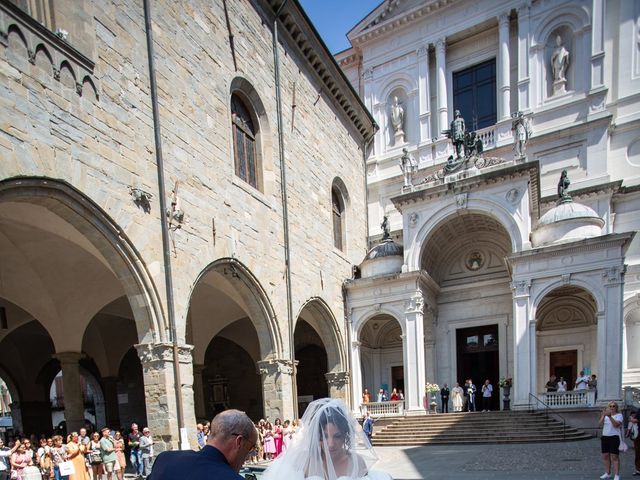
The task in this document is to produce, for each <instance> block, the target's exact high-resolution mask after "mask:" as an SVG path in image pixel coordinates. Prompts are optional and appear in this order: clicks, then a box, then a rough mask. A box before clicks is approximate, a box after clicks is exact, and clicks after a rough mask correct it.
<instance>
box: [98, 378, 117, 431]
mask: <svg viewBox="0 0 640 480" xmlns="http://www.w3.org/2000/svg"><path fill="white" fill-rule="evenodd" d="M102 385H103V387H104V402H105V415H106V423H107V425H109V426H111V427H113V428H116V427H117V428H119V427H120V408H119V402H118V377H115V376H112V377H102Z"/></svg>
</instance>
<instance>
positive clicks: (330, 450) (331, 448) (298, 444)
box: [262, 398, 377, 480]
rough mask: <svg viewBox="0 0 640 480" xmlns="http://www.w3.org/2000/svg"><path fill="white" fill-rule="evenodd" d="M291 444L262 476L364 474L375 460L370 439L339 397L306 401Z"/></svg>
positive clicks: (329, 479) (332, 479)
mask: <svg viewBox="0 0 640 480" xmlns="http://www.w3.org/2000/svg"><path fill="white" fill-rule="evenodd" d="M295 436H296V438H295V441H294V442H293V445H291V446H289V447H288V448H287V450H286V451H285V452H284V453H283V454H282V455H280V456H279V457H278V458H277V459H276V461H275V462H274V463H273V465H271V466H270V467H269V468H267V470H266V471H265V473H264V475H263V476H262V478H263V479H264V480H285V479H286V480H289V479H291V480H299V479H305V478H307V479H310V480H311V479H313V480H320V479H322V480H338V479H339V478H340V479H341V480H343V479H344V477H346V478H348V479H358V478H363V477H365V476H367V473H368V469H369V467H371V466H372V465H373V463H375V461H376V460H377V458H376V456H375V453H374V452H373V449H372V448H371V444H370V443H369V439H368V438H367V436H366V434H365V433H364V432H363V431H362V427H361V426H360V424H359V423H358V422H357V421H356V419H355V418H354V417H353V415H351V413H350V412H349V410H348V409H347V406H346V405H345V404H344V402H343V401H342V400H339V399H332V398H322V399H320V400H315V401H313V402H311V403H310V404H309V406H308V407H307V409H306V411H305V413H304V415H303V416H302V429H301V430H300V431H299V432H298V433H296V435H295Z"/></svg>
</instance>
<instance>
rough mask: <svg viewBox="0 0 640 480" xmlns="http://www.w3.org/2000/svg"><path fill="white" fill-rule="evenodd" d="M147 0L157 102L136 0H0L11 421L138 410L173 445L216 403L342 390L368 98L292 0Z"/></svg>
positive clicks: (362, 234) (3, 297)
mask: <svg viewBox="0 0 640 480" xmlns="http://www.w3.org/2000/svg"><path fill="white" fill-rule="evenodd" d="M150 3H151V18H152V20H153V35H154V48H155V60H156V68H155V71H156V76H157V79H158V104H159V110H160V122H159V123H156V122H154V120H153V119H152V118H153V117H152V95H151V90H150V75H149V62H148V56H147V53H146V52H147V49H146V31H145V21H144V13H145V12H144V10H143V2H124V3H122V2H110V1H107V2H105V1H91V0H87V1H83V2H76V1H64V0H63V1H58V0H56V1H55V2H53V1H50V0H36V1H33V2H20V1H7V0H2V1H1V2H0V77H1V84H2V90H3V93H2V98H3V102H2V104H1V105H0V116H1V118H2V122H1V124H0V158H1V161H0V203H1V208H0V314H1V315H0V317H1V319H2V324H1V325H0V377H1V378H2V380H3V382H4V383H3V385H6V389H7V390H8V392H7V394H6V397H7V398H9V397H10V399H11V400H10V401H11V405H10V408H11V415H12V420H13V429H14V430H15V431H20V432H26V433H40V432H50V431H51V429H52V428H54V427H58V426H59V425H58V424H59V422H60V420H61V419H62V418H64V420H65V421H66V428H67V430H69V431H71V430H75V429H77V428H79V427H80V426H81V425H82V424H83V423H84V422H85V421H89V422H91V423H93V424H94V425H96V426H97V427H101V426H103V425H104V424H108V425H110V426H112V427H118V428H120V427H121V426H125V427H126V426H128V425H129V424H130V423H131V422H132V421H137V422H139V423H141V424H144V425H149V426H150V427H151V429H152V431H153V434H154V437H155V438H156V439H157V440H158V441H159V442H160V444H161V445H160V447H161V448H176V447H177V446H178V443H179V440H181V441H182V446H186V444H187V443H188V442H191V444H192V445H194V443H193V442H194V441H195V438H194V437H195V424H196V419H198V420H206V419H210V418H211V417H212V416H213V415H214V414H215V413H216V412H217V411H219V410H220V409H223V408H226V407H230V406H231V407H237V408H241V409H243V410H245V411H247V412H248V413H249V414H250V415H251V416H252V417H253V418H254V419H256V420H257V419H258V418H260V417H263V416H269V417H270V418H271V419H275V418H276V417H281V418H293V417H295V416H296V415H297V414H298V412H297V409H298V405H297V401H296V396H298V397H299V398H309V397H311V398H314V397H319V396H326V395H332V396H335V397H343V398H346V397H349V396H350V395H349V393H348V392H349V391H348V385H349V366H348V361H349V359H348V353H347V352H346V350H345V345H346V344H347V335H348V332H347V329H346V328H345V322H344V307H343V305H344V304H343V297H342V283H343V281H344V279H345V278H349V277H350V275H351V269H352V265H353V264H356V263H358V262H359V261H360V259H361V258H362V255H363V254H364V253H365V252H366V225H365V220H366V219H365V217H364V215H363V214H362V212H364V211H365V208H366V205H365V188H364V185H365V183H364V172H363V167H362V166H363V160H364V158H365V157H366V152H365V151H364V150H363V149H365V148H366V145H367V144H368V139H369V138H371V137H372V135H373V133H374V130H375V128H376V127H375V124H374V123H373V120H372V118H371V117H370V115H369V114H368V112H367V111H366V109H365V108H364V106H363V105H362V103H361V102H360V100H359V98H358V96H357V93H356V92H354V91H353V89H352V88H351V86H350V84H349V83H348V81H347V80H346V79H345V77H344V76H343V74H342V72H341V71H340V68H339V67H338V65H337V64H336V62H335V60H334V59H333V57H332V56H331V55H330V54H329V52H327V51H326V49H325V48H324V47H323V46H322V43H321V41H320V39H319V38H318V37H317V36H316V33H315V31H314V30H313V28H312V27H311V25H309V23H308V21H307V20H306V17H305V16H304V14H303V13H302V11H301V10H300V6H299V5H298V3H297V2H294V1H289V2H282V1H281V0H273V1H266V0H256V1H246V2H228V1H227V2H224V1H222V0H220V1H214V2H210V1H201V2H198V1H196V2H195V3H194V2H191V3H189V4H188V5H187V4H183V3H180V2H178V3H176V2H171V1H154V2H150ZM276 12H277V15H278V17H277V18H276ZM275 23H277V24H278V32H279V33H278V34H279V37H278V38H277V39H275V41H274V33H275V32H274V24H275ZM63 30H64V31H65V32H67V33H66V34H63V32H62V31H63ZM56 31H58V32H60V34H59V35H57V34H55V33H53V32H56ZM63 37H64V38H63ZM230 39H231V40H232V41H230ZM274 45H276V46H277V55H275V53H276V52H274V48H273V46H274ZM276 62H277V63H276ZM276 67H277V68H276ZM276 73H277V76H276ZM278 89H279V93H280V94H281V96H280V98H281V104H280V105H278V103H277V101H276V99H277V98H278V95H277V90H278ZM278 112H280V113H281V118H280V117H279V113H278ZM280 120H281V122H280ZM280 123H281V124H280ZM279 125H280V126H279ZM154 128H159V129H160V137H161V140H162V150H163V154H164V155H163V156H164V172H165V175H166V185H165V191H166V195H165V196H162V195H161V191H160V189H159V187H158V177H157V169H156V156H155V154H156V145H155V143H154ZM161 198H163V199H165V200H166V204H167V210H168V212H163V211H161V209H160V207H159V205H160V199H161ZM285 198H286V202H284V201H283V199H285ZM167 216H168V218H167ZM165 221H168V223H169V229H170V230H169V239H170V265H171V269H172V280H173V290H172V292H173V299H174V302H173V304H174V306H175V307H174V309H175V319H176V321H175V330H176V336H175V337H174V336H172V334H171V331H172V327H173V326H172V325H170V324H169V318H170V316H169V314H168V309H169V308H170V307H169V304H168V302H167V298H166V295H165V291H166V290H165V272H166V271H167V268H168V266H169V264H167V263H165V260H164V258H163V246H162V241H161V224H162V222H165ZM287 285H288V286H289V288H287ZM174 348H177V352H174ZM176 358H177V360H178V361H177V365H176V362H175V359H176ZM176 367H178V369H179V371H178V372H176V370H175V369H176ZM177 374H179V375H177ZM177 378H179V381H180V385H179V386H177V385H176V379H177ZM3 393H4V392H3ZM4 403H7V402H3V404H4ZM54 422H55V424H54ZM63 426H64V424H63ZM180 428H185V429H187V430H188V435H182V434H180V435H179V430H180Z"/></svg>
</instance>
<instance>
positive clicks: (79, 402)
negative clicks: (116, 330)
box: [53, 352, 84, 432]
mask: <svg viewBox="0 0 640 480" xmlns="http://www.w3.org/2000/svg"><path fill="white" fill-rule="evenodd" d="M53 358H55V359H56V360H58V361H59V362H60V368H61V370H62V388H63V395H64V419H65V421H66V422H67V431H68V432H73V431H78V429H80V428H81V427H83V426H84V400H83V398H82V390H81V388H80V376H81V375H80V363H79V362H80V359H81V358H84V354H83V353H79V352H62V353H56V354H55V355H53Z"/></svg>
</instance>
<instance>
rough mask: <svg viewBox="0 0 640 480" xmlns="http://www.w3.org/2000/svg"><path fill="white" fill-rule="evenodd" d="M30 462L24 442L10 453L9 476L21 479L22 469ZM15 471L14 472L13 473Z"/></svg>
mask: <svg viewBox="0 0 640 480" xmlns="http://www.w3.org/2000/svg"><path fill="white" fill-rule="evenodd" d="M30 463H31V458H30V455H29V454H28V453H27V451H26V449H25V447H24V443H22V444H20V446H19V447H18V449H17V450H16V451H15V452H14V453H13V454H12V455H11V478H15V479H17V480H22V475H23V473H24V469H25V468H26V467H28V466H29V464H30ZM13 472H16V473H13Z"/></svg>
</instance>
